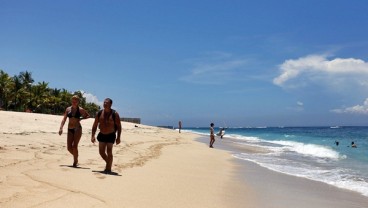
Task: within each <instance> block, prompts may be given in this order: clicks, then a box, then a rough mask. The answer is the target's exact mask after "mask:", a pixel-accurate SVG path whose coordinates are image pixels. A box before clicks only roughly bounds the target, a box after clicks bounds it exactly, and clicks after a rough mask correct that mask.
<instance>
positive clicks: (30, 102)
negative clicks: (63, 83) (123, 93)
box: [0, 69, 100, 116]
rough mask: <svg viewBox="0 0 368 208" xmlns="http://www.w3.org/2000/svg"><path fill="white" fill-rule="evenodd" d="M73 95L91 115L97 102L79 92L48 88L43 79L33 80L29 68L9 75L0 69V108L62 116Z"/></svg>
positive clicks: (98, 108) (96, 110)
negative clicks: (87, 100)
mask: <svg viewBox="0 0 368 208" xmlns="http://www.w3.org/2000/svg"><path fill="white" fill-rule="evenodd" d="M73 95H78V96H79V97H80V103H79V105H80V106H81V107H82V108H84V109H86V110H87V111H88V112H89V113H90V115H91V116H94V115H96V113H97V112H98V111H99V110H100V106H98V105H97V104H95V103H89V102H86V98H85V97H83V93H82V92H81V91H75V92H69V91H68V90H66V89H64V88H63V89H57V88H50V87H49V83H48V82H45V81H42V82H38V83H35V82H34V79H33V77H32V72H29V71H25V72H20V73H19V75H14V76H9V74H7V73H6V72H5V71H3V70H1V69H0V109H1V110H7V111H19V112H35V113H45V114H54V115H62V114H63V113H64V111H65V109H66V108H67V107H68V106H70V105H71V104H70V103H71V98H72V97H73Z"/></svg>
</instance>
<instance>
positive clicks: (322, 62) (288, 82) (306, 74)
mask: <svg viewBox="0 0 368 208" xmlns="http://www.w3.org/2000/svg"><path fill="white" fill-rule="evenodd" d="M280 71H281V74H280V75H279V76H278V77H276V78H274V79H273V83H274V84H275V85H278V86H281V87H298V86H302V85H306V84H308V83H310V82H317V83H319V84H322V85H331V86H341V85H347V84H350V83H354V84H358V85H360V86H368V82H367V81H366V80H367V78H368V63H367V62H365V61H363V60H361V59H354V58H346V59H342V58H335V59H332V60H328V59H327V56H326V55H309V56H306V57H301V58H299V59H291V60H286V61H285V62H284V63H283V64H281V65H280Z"/></svg>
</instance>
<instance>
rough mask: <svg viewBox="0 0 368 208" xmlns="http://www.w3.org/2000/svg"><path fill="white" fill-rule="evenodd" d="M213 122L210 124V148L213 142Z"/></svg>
mask: <svg viewBox="0 0 368 208" xmlns="http://www.w3.org/2000/svg"><path fill="white" fill-rule="evenodd" d="M214 125H215V124H213V123H211V125H210V148H213V143H215V133H214V131H215V130H214V129H213V126H214Z"/></svg>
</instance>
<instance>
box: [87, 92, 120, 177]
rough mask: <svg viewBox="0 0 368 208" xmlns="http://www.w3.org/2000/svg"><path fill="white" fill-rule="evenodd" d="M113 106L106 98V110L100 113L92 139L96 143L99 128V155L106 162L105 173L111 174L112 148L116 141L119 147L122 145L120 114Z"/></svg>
mask: <svg viewBox="0 0 368 208" xmlns="http://www.w3.org/2000/svg"><path fill="white" fill-rule="evenodd" d="M111 106H112V100H111V99H110V98H106V99H105V100H104V103H103V107H104V109H103V110H101V111H99V112H98V114H97V116H96V118H95V122H94V123H93V126H92V137H91V142H92V143H95V142H96V138H95V134H96V130H97V126H98V127H99V129H100V132H99V133H98V135H97V140H98V142H99V153H100V155H101V157H102V159H104V160H105V162H106V167H105V170H104V172H105V173H111V166H112V161H113V155H112V147H113V145H114V143H115V140H116V144H117V145H118V144H120V135H121V123H120V116H119V113H118V112H116V111H115V110H113V109H111ZM116 132H117V134H116Z"/></svg>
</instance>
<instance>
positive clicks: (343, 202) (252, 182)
mask: <svg viewBox="0 0 368 208" xmlns="http://www.w3.org/2000/svg"><path fill="white" fill-rule="evenodd" d="M208 140H209V139H208V138H205V137H203V136H202V137H201V138H200V139H198V141H199V142H202V143H206V144H207V143H208ZM214 146H215V148H218V149H222V150H225V151H227V152H228V153H229V154H231V155H232V154H233V153H234V152H239V151H244V152H247V153H257V152H260V151H263V150H261V149H257V148H254V147H252V146H247V145H243V146H241V147H240V146H237V145H234V144H232V141H231V139H228V138H227V139H216V142H215V144H214ZM232 162H233V163H235V164H237V175H236V178H237V180H240V181H241V183H244V184H246V185H247V187H248V188H250V189H252V190H254V192H255V193H257V198H258V203H257V204H258V206H257V207H283V208H295V207H298V208H310V207H323V208H358V207H359V208H364V207H366V205H367V204H368V197H366V196H364V195H362V194H360V193H358V192H354V191H351V190H347V189H342V188H338V187H335V186H332V185H329V184H326V183H323V182H319V181H314V180H310V179H307V178H302V177H297V176H293V175H288V174H285V173H280V172H276V171H273V170H270V169H267V168H265V167H262V166H260V165H258V164H256V163H254V162H251V161H247V160H242V159H238V158H235V157H233V160H232Z"/></svg>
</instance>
